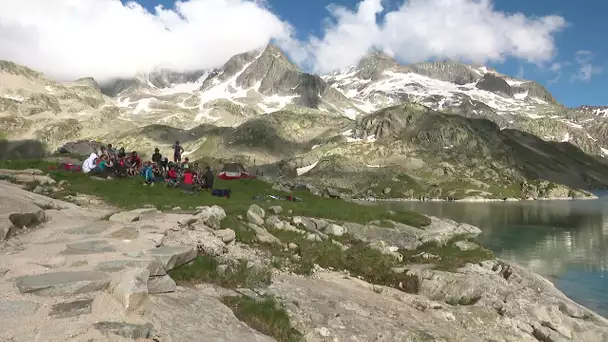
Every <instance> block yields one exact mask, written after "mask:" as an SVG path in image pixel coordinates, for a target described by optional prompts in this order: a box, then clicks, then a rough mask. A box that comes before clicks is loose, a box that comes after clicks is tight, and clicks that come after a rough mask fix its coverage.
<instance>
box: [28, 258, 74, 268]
mask: <svg viewBox="0 0 608 342" xmlns="http://www.w3.org/2000/svg"><path fill="white" fill-rule="evenodd" d="M67 261H68V259H67V258H66V257H65V256H54V257H51V258H50V259H47V260H43V261H40V262H35V263H34V264H36V265H39V266H42V267H46V268H60V267H63V266H65V264H66V263H67Z"/></svg>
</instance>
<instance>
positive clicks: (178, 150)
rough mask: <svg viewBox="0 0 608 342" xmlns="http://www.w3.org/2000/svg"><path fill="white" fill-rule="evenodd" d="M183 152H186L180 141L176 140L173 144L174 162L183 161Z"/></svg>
mask: <svg viewBox="0 0 608 342" xmlns="http://www.w3.org/2000/svg"><path fill="white" fill-rule="evenodd" d="M182 153H184V148H183V147H182V146H181V145H180V144H179V141H176V142H175V145H173V162H174V163H180V162H181V161H182Z"/></svg>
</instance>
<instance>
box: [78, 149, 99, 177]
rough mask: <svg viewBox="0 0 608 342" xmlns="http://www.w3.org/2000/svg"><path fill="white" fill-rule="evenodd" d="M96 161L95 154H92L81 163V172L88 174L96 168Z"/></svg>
mask: <svg viewBox="0 0 608 342" xmlns="http://www.w3.org/2000/svg"><path fill="white" fill-rule="evenodd" d="M96 160H97V153H95V152H93V153H91V154H90V155H89V157H88V158H87V159H86V160H85V161H84V162H83V163H82V172H83V173H89V172H91V171H93V169H95V168H96V167H97V165H96V164H95V161H96Z"/></svg>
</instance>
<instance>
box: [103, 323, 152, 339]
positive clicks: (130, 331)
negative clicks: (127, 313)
mask: <svg viewBox="0 0 608 342" xmlns="http://www.w3.org/2000/svg"><path fill="white" fill-rule="evenodd" d="M93 326H94V327H95V329H97V330H99V331H101V332H102V333H104V334H106V335H118V336H122V337H125V338H128V339H131V340H136V339H140V338H148V337H150V334H152V328H153V326H152V324H151V323H146V324H131V323H123V322H98V323H95V324H94V325H93ZM110 337H111V336H110Z"/></svg>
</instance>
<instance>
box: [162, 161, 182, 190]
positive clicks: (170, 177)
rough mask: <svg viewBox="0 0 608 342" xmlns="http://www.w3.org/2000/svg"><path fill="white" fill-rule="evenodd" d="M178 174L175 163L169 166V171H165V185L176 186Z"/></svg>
mask: <svg viewBox="0 0 608 342" xmlns="http://www.w3.org/2000/svg"><path fill="white" fill-rule="evenodd" d="M178 178H179V175H178V174H177V169H176V167H175V165H171V166H169V171H167V178H166V179H165V181H166V182H167V183H166V184H167V186H172V187H174V186H176V185H177V184H178V183H179V179H178Z"/></svg>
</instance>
